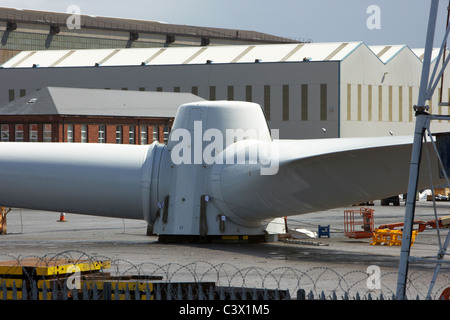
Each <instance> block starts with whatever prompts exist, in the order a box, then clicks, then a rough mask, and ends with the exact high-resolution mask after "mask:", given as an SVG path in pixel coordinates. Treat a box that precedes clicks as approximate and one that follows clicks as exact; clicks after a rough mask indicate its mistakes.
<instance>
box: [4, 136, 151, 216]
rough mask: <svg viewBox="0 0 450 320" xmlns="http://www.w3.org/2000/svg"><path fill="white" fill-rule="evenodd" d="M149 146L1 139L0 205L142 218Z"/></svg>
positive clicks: (147, 180) (148, 183)
mask: <svg viewBox="0 0 450 320" xmlns="http://www.w3.org/2000/svg"><path fill="white" fill-rule="evenodd" d="M151 151H152V146H130V145H114V144H81V143H80V144H79V143H73V144H72V143H70V144H68V143H67V144H66V143H22V142H21V143H10V142H7V143H0V181H1V183H0V204H1V205H3V206H11V207H19V208H30V209H39V210H49V211H63V212H71V213H81V214H92V215H100V216H109V217H120V218H131V219H144V214H145V212H144V211H146V209H147V208H146V209H144V208H145V204H144V203H145V202H147V203H148V199H145V197H146V196H145V194H146V192H147V194H148V195H149V192H148V191H149V185H150V178H151V177H150V176H149V175H150V174H149V173H148V170H147V171H146V170H145V166H146V165H148V164H146V163H147V162H148V161H147V159H148V157H149V156H150V154H151ZM146 175H148V176H146ZM147 197H148V196H147Z"/></svg>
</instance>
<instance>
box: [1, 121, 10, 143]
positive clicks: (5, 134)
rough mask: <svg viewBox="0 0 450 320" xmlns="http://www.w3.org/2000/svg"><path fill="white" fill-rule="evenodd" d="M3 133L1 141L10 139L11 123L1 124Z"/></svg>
mask: <svg viewBox="0 0 450 320" xmlns="http://www.w3.org/2000/svg"><path fill="white" fill-rule="evenodd" d="M1 135H2V140H1V141H9V125H8V124H2V125H1Z"/></svg>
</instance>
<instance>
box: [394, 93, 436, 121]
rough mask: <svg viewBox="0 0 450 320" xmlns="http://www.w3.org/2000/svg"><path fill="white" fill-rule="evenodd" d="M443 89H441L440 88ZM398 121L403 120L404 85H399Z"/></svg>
mask: <svg viewBox="0 0 450 320" xmlns="http://www.w3.org/2000/svg"><path fill="white" fill-rule="evenodd" d="M439 90H441V89H439ZM398 121H399V122H402V121H403V87H402V86H400V87H398Z"/></svg>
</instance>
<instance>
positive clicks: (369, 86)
mask: <svg viewBox="0 0 450 320" xmlns="http://www.w3.org/2000/svg"><path fill="white" fill-rule="evenodd" d="M367 105H368V108H369V109H368V119H367V120H369V121H372V109H373V107H372V85H371V84H369V85H368V87H367Z"/></svg>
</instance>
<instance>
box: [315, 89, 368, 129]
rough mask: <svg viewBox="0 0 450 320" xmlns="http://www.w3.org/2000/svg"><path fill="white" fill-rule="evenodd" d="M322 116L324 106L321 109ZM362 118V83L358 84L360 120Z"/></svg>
mask: <svg viewBox="0 0 450 320" xmlns="http://www.w3.org/2000/svg"><path fill="white" fill-rule="evenodd" d="M320 112H321V113H320V117H321V118H322V108H321V109H320ZM325 112H326V111H325ZM361 120H362V85H360V84H358V121H361Z"/></svg>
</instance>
